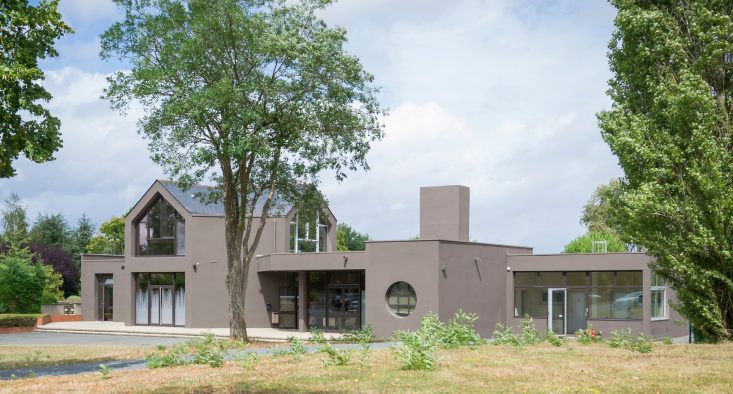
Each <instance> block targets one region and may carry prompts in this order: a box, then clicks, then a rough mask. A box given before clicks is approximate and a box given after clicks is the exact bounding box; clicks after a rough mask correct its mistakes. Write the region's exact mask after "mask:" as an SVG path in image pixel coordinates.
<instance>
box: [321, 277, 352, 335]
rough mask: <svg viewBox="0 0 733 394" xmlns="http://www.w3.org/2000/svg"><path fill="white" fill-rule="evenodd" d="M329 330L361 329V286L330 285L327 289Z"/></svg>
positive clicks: (327, 327) (327, 326)
mask: <svg viewBox="0 0 733 394" xmlns="http://www.w3.org/2000/svg"><path fill="white" fill-rule="evenodd" d="M327 295H328V299H327V303H328V318H327V325H326V329H327V330H334V331H350V330H359V329H360V328H361V290H360V288H359V285H329V286H328V289H327Z"/></svg>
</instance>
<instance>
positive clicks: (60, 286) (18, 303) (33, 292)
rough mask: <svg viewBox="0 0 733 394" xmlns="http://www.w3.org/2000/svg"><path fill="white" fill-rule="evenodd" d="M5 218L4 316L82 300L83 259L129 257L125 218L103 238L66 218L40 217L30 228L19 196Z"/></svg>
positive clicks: (1, 238) (1, 239)
mask: <svg viewBox="0 0 733 394" xmlns="http://www.w3.org/2000/svg"><path fill="white" fill-rule="evenodd" d="M1 213H2V217H1V218H0V219H1V222H0V224H2V228H3V232H2V233H1V234H0V313H2V312H9V313H35V312H39V311H40V305H41V304H49V303H54V302H57V301H60V300H63V299H64V298H66V297H69V296H73V295H77V294H79V290H80V283H79V280H80V271H81V269H80V268H81V265H80V264H81V254H82V253H102V254H122V252H123V245H124V227H125V225H124V219H123V218H122V217H113V218H112V219H110V220H109V221H107V222H105V223H103V224H102V225H101V226H100V231H99V233H97V234H95V226H94V224H93V223H92V222H91V220H90V219H89V218H88V217H87V216H86V215H82V217H81V218H79V220H78V221H77V223H76V225H75V226H71V225H69V223H68V222H67V221H66V219H65V218H64V216H63V215H61V214H55V215H49V214H39V215H38V217H37V218H36V220H35V222H34V223H33V226H30V225H29V223H28V218H27V212H26V208H25V207H24V206H23V203H22V201H21V200H20V197H18V195H17V194H12V195H11V196H10V198H8V199H7V200H5V206H4V208H3V209H2V212H1Z"/></svg>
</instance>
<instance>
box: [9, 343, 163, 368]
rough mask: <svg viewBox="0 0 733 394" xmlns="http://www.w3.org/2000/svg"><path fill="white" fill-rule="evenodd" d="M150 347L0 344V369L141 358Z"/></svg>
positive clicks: (151, 348) (150, 349)
mask: <svg viewBox="0 0 733 394" xmlns="http://www.w3.org/2000/svg"><path fill="white" fill-rule="evenodd" d="M153 349H154V347H140V346H87V345H76V346H53V345H0V369H16V368H38V367H47V366H51V365H67V364H78V363H87V362H97V361H99V362H103V361H110V360H129V359H141V358H144V357H145V353H146V352H150V351H152V350H153Z"/></svg>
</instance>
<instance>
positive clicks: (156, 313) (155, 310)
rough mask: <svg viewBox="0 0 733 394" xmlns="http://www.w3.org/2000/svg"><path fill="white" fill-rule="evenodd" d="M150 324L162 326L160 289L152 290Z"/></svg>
mask: <svg viewBox="0 0 733 394" xmlns="http://www.w3.org/2000/svg"><path fill="white" fill-rule="evenodd" d="M150 324H160V287H151V288H150Z"/></svg>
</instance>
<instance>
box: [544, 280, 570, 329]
mask: <svg viewBox="0 0 733 394" xmlns="http://www.w3.org/2000/svg"><path fill="white" fill-rule="evenodd" d="M548 292H549V294H548V295H549V302H548V303H547V329H548V330H549V331H552V332H554V333H555V334H557V335H565V334H566V332H567V324H566V321H565V319H566V316H567V304H566V303H565V299H566V297H565V292H566V290H565V289H548Z"/></svg>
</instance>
